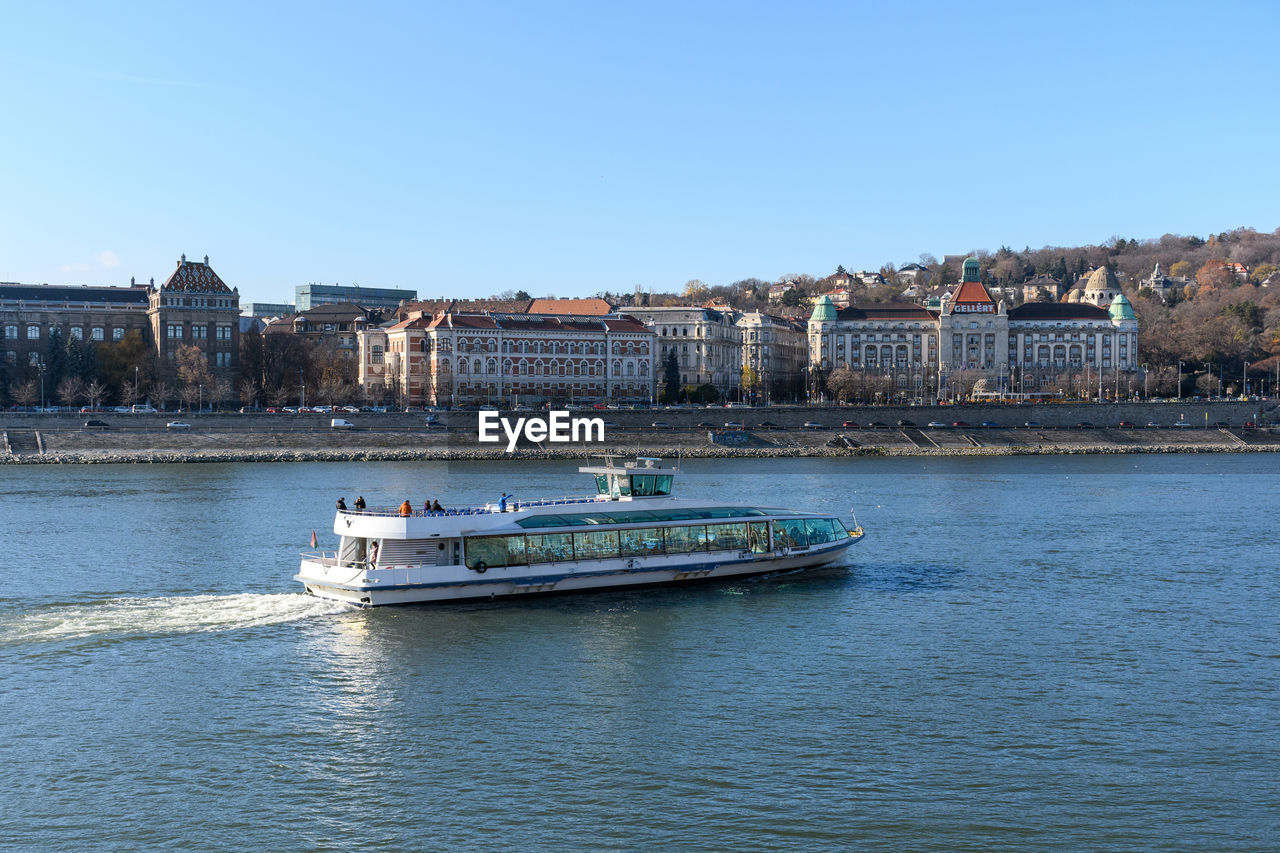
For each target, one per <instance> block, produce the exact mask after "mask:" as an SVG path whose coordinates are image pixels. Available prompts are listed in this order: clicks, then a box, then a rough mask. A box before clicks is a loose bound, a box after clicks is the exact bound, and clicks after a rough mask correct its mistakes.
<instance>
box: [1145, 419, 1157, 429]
mask: <svg viewBox="0 0 1280 853" xmlns="http://www.w3.org/2000/svg"><path fill="white" fill-rule="evenodd" d="M1147 429H1160V424H1158V423H1156V422H1155V421H1147Z"/></svg>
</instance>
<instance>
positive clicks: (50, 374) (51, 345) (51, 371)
mask: <svg viewBox="0 0 1280 853" xmlns="http://www.w3.org/2000/svg"><path fill="white" fill-rule="evenodd" d="M44 364H45V371H44V384H45V387H46V388H57V387H58V383H59V382H61V381H62V380H63V379H65V378H66V376H67V347H66V345H65V344H64V343H63V340H62V327H61V326H50V327H49V339H48V341H46V342H45V350H44Z"/></svg>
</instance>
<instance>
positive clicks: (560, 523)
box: [516, 506, 794, 528]
mask: <svg viewBox="0 0 1280 853" xmlns="http://www.w3.org/2000/svg"><path fill="white" fill-rule="evenodd" d="M793 514H794V513H792V512H790V511H787V510H769V511H767V512H766V511H765V510H762V509H756V508H754V507H732V506H716V507H696V508H681V509H654V510H614V511H612V512H584V513H562V514H558V515H535V516H531V517H529V518H522V519H520V520H519V521H517V522H516V524H518V525H520V526H521V527H525V528H530V527H574V526H579V525H584V524H635V523H637V522H662V521H685V520H688V519H695V518H742V517H743V516H760V515H793Z"/></svg>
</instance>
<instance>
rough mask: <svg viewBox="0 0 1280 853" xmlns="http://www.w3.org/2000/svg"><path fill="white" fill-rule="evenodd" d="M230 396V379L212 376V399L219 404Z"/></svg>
mask: <svg viewBox="0 0 1280 853" xmlns="http://www.w3.org/2000/svg"><path fill="white" fill-rule="evenodd" d="M231 398H232V394H231V380H230V379H225V378H222V377H214V380H213V400H214V402H216V403H218V404H219V405H221V404H223V403H225V402H227V401H228V400H230V399H231Z"/></svg>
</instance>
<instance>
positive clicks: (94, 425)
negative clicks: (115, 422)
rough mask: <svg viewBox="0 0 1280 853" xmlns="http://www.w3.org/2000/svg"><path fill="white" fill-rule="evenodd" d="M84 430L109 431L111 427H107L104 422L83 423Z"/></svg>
mask: <svg viewBox="0 0 1280 853" xmlns="http://www.w3.org/2000/svg"><path fill="white" fill-rule="evenodd" d="M84 428H85V429H110V428H111V427H109V426H107V423H106V421H85V422H84Z"/></svg>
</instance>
